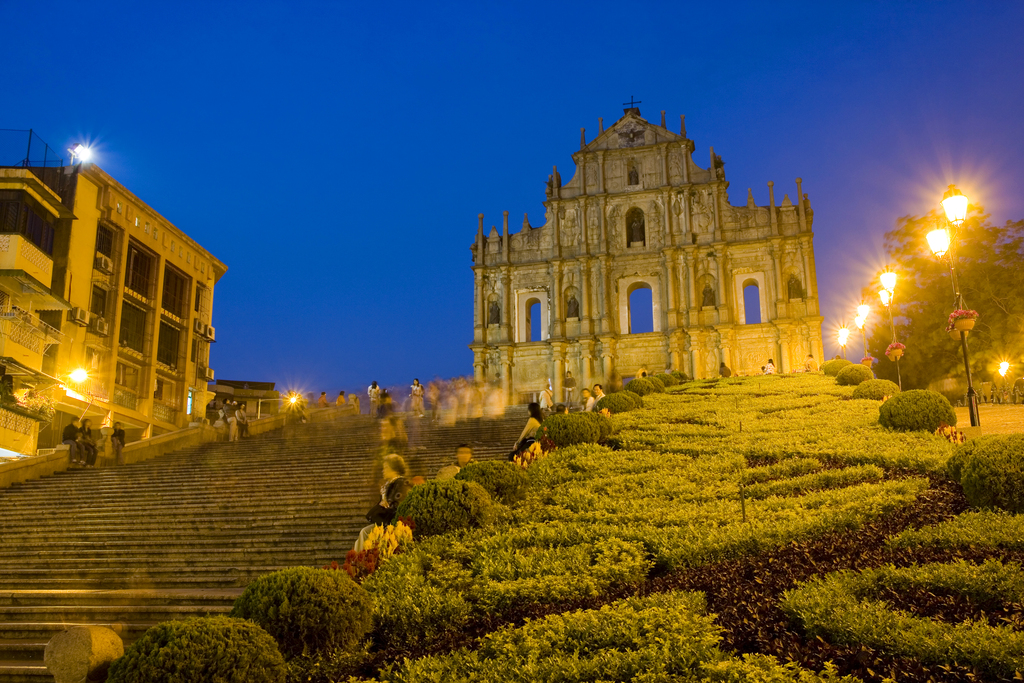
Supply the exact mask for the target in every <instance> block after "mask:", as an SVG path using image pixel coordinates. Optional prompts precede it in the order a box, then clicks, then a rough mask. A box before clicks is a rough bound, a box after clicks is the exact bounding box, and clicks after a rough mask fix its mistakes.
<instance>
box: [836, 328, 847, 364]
mask: <svg viewBox="0 0 1024 683" xmlns="http://www.w3.org/2000/svg"><path fill="white" fill-rule="evenodd" d="M837 336H838V338H839V348H841V349H842V350H843V358H844V359H845V358H846V340H847V339H849V338H850V330H849V328H848V327H846V325H843V326H842V327H840V328H839V332H838V333H837Z"/></svg>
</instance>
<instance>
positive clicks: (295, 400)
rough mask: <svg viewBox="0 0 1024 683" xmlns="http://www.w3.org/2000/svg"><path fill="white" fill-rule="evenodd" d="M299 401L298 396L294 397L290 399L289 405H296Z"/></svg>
mask: <svg viewBox="0 0 1024 683" xmlns="http://www.w3.org/2000/svg"><path fill="white" fill-rule="evenodd" d="M298 400H299V397H298V396H292V397H291V398H290V399H288V402H289V403H296V402H297V401H298Z"/></svg>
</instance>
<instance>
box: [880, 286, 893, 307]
mask: <svg viewBox="0 0 1024 683" xmlns="http://www.w3.org/2000/svg"><path fill="white" fill-rule="evenodd" d="M878 298H879V299H881V300H882V305H883V306H888V305H889V303H890V302H892V293H891V292H890V291H889V290H888V289H880V290H879V291H878Z"/></svg>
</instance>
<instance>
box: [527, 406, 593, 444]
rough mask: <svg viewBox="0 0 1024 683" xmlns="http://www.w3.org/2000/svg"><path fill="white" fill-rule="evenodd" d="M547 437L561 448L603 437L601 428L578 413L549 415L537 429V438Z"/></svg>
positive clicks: (591, 441)
mask: <svg viewBox="0 0 1024 683" xmlns="http://www.w3.org/2000/svg"><path fill="white" fill-rule="evenodd" d="M545 436H546V437H547V438H549V439H551V440H552V441H554V442H555V445H556V446H558V447H559V448H562V447H564V446H573V445H575V444H578V443H597V440H598V439H599V438H600V437H601V430H600V428H599V427H598V426H597V425H596V424H594V423H592V422H591V421H590V420H588V419H586V418H585V417H583V416H582V415H580V414H578V413H576V414H572V415H549V416H548V417H547V418H546V419H545V420H544V422H542V423H541V425H540V429H538V430H537V438H538V439H540V438H543V437H545Z"/></svg>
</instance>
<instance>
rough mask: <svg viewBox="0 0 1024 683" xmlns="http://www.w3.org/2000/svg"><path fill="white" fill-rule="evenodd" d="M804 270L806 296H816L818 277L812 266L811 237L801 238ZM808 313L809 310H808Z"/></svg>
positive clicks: (812, 249)
mask: <svg viewBox="0 0 1024 683" xmlns="http://www.w3.org/2000/svg"><path fill="white" fill-rule="evenodd" d="M802 246H803V256H804V272H805V273H807V276H806V277H807V287H806V290H807V298H808V299H812V298H817V296H818V277H817V273H816V272H815V266H814V248H813V247H812V246H811V238H810V237H808V238H806V239H804V240H803V245H802ZM808 313H810V311H808Z"/></svg>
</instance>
